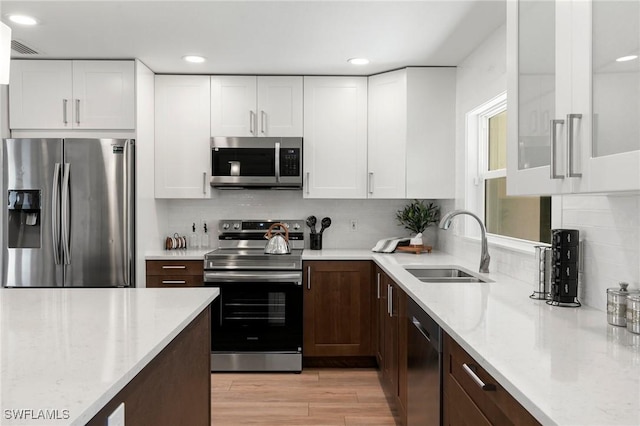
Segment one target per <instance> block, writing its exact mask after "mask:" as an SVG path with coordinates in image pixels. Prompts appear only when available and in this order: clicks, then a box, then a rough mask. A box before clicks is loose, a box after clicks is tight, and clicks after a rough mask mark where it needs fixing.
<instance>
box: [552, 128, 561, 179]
mask: <svg viewBox="0 0 640 426" xmlns="http://www.w3.org/2000/svg"><path fill="white" fill-rule="evenodd" d="M559 124H564V120H551V143H550V145H551V167H550V169H551V176H550V177H551V179H564V176H563V175H559V174H558V170H557V164H556V149H557V146H558V134H557V131H556V127H557V126H558V125H559Z"/></svg>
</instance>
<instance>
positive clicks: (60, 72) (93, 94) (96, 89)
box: [9, 60, 135, 130]
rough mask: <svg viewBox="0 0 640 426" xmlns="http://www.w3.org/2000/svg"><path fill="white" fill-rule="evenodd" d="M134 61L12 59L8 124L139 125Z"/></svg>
mask: <svg viewBox="0 0 640 426" xmlns="http://www.w3.org/2000/svg"><path fill="white" fill-rule="evenodd" d="M134 81H135V80H134V62H133V61H36V60H14V61H12V62H11V81H10V86H9V106H10V108H9V111H10V112H9V114H10V115H9V126H10V127H11V129H14V130H30V129H33V130H37V129H52V130H55V129H65V130H69V129H87V130H89V129H91V130H103V129H105V130H110V129H134V128H135V87H134V85H135V83H134Z"/></svg>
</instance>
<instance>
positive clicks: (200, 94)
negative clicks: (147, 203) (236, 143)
mask: <svg viewBox="0 0 640 426" xmlns="http://www.w3.org/2000/svg"><path fill="white" fill-rule="evenodd" d="M209 81H210V80H209V77H208V76H194V75H184V76H181V75H157V76H156V77H155V122H156V125H155V196H156V198H207V197H209V193H210V188H211V187H210V185H209V180H208V178H209V177H210V169H211V164H210V144H209V140H210V136H209V119H210V117H211V114H210V98H209V95H210V86H209Z"/></svg>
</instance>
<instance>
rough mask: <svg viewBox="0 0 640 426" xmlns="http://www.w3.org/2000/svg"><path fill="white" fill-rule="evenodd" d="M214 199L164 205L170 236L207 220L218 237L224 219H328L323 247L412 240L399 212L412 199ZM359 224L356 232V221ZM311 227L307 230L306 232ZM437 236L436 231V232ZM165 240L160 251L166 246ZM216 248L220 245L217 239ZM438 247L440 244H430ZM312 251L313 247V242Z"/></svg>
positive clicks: (244, 195) (228, 194) (287, 195)
mask: <svg viewBox="0 0 640 426" xmlns="http://www.w3.org/2000/svg"><path fill="white" fill-rule="evenodd" d="M214 192H215V193H214V195H213V198H212V199H211V200H163V201H164V202H163V203H162V204H163V206H162V207H161V208H164V209H165V210H166V213H167V215H166V217H167V223H166V226H165V228H166V230H165V231H164V232H165V233H166V234H173V233H174V232H178V233H179V234H181V235H182V234H185V235H186V234H187V233H189V232H190V231H191V224H192V223H194V222H195V223H196V224H200V223H201V222H202V220H205V221H206V222H207V226H208V227H209V229H211V232H213V234H211V235H212V237H213V236H214V235H216V232H217V226H218V220H220V219H300V220H304V219H305V218H306V217H307V216H310V215H314V216H316V217H317V219H318V225H317V227H318V229H320V220H321V219H322V218H323V217H325V216H328V217H330V218H331V221H332V223H331V227H330V228H328V229H327V230H325V231H324V238H323V248H328V249H331V248H345V249H347V248H357V249H362V248H371V247H373V246H374V245H375V243H376V242H377V241H378V240H379V239H381V238H390V237H401V236H408V232H409V231H407V230H405V229H404V228H402V227H401V226H399V225H397V223H396V219H395V213H396V211H397V210H399V209H401V208H402V207H404V205H405V204H407V202H408V201H407V200H369V199H366V200H340V199H322V200H317V199H304V198H302V194H301V192H300V191H286V190H284V191H270V190H217V191H214ZM352 220H355V221H356V230H355V231H354V230H352V229H351V221H352ZM308 230H309V228H307V227H306V226H305V232H307V233H308ZM433 234H434V235H435V232H434V233H433ZM162 241H163V235H160V238H159V241H158V248H161V247H162ZM211 243H212V244H211V247H212V248H214V247H217V240H216V239H215V238H211ZM430 243H431V244H435V242H434V241H430ZM307 246H308V243H307Z"/></svg>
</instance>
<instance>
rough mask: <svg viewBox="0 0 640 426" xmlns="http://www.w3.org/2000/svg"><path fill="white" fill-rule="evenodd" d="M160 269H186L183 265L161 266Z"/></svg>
mask: <svg viewBox="0 0 640 426" xmlns="http://www.w3.org/2000/svg"><path fill="white" fill-rule="evenodd" d="M162 269H187V267H186V266H185V265H162Z"/></svg>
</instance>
